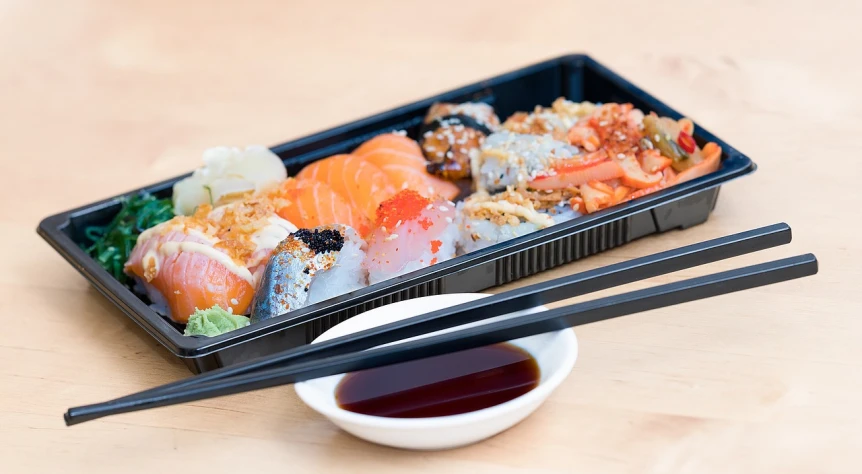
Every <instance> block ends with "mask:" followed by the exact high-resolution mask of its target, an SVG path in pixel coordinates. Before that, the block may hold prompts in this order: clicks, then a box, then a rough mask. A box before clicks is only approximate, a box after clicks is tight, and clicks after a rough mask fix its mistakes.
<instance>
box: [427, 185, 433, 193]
mask: <svg viewBox="0 0 862 474" xmlns="http://www.w3.org/2000/svg"><path fill="white" fill-rule="evenodd" d="M428 194H431V195H433V194H434V186H428Z"/></svg>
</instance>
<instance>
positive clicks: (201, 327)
mask: <svg viewBox="0 0 862 474" xmlns="http://www.w3.org/2000/svg"><path fill="white" fill-rule="evenodd" d="M249 322H250V321H249V319H248V318H247V317H245V316H240V315H238V314H231V313H228V312H227V311H225V310H223V309H222V308H221V306H219V305H215V306H213V307H212V308H210V309H197V308H195V312H194V314H192V315H191V316H190V317H189V322H188V324H186V330H185V332H184V333H183V334H185V335H186V336H207V337H215V336H218V335H220V334H224V333H226V332H230V331H233V330H234V329H239V328H244V327H246V326H248V325H249Z"/></svg>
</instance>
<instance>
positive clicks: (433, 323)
mask: <svg viewBox="0 0 862 474" xmlns="http://www.w3.org/2000/svg"><path fill="white" fill-rule="evenodd" d="M791 238H792V235H791V230H790V227H789V226H788V225H787V224H785V223H779V224H773V225H770V226H766V227H761V228H758V229H753V230H749V231H745V232H740V233H738V234H733V235H729V236H725V237H721V238H718V239H712V240H707V241H705V242H700V243H697V244H692V245H687V246H684V247H680V248H677V249H673V250H668V251H665V252H660V253H656V254H652V255H647V256H645V257H639V258H635V259H632V260H628V261H625V262H620V263H615V264H613V265H608V266H605V267H601V268H597V269H594V270H589V271H586V272H582V273H576V274H573V275H568V276H565V277H561V278H557V279H555V280H551V281H547V282H542V283H537V284H534V285H530V286H526V287H523V288H519V289H515V290H512V291H507V292H505V293H500V294H496V295H492V296H489V297H486V298H482V299H479V300H475V301H471V302H467V303H463V304H459V305H456V306H451V307H448V308H444V309H440V310H437V311H432V312H429V313H425V314H422V315H418V316H416V317H412V318H408V319H404V320H401V321H396V322H394V323H390V324H386V325H382V326H377V327H374V328H371V329H366V330H364V331H360V332H356V333H353V334H349V335H347V336H342V337H338V338H335V339H331V340H329V341H325V342H321V343H318V344H311V345H305V346H302V347H298V348H296V349H291V350H287V351H282V352H279V353H275V354H271V355H269V356H267V357H263V358H259V359H255V360H252V361H249V362H245V363H243V364H238V365H234V366H231V367H225V368H222V369H217V370H214V371H211V372H207V373H205V374H201V375H198V376H195V377H189V378H186V379H183V380H179V381H177V382H172V383H169V384H165V385H162V386H159V387H155V388H152V389H149V390H146V391H144V392H140V393H139V394H136V395H141V394H144V393H146V394H149V395H155V394H157V393H167V392H169V391H172V390H177V389H181V388H185V387H189V386H192V385H197V384H200V383H206V382H211V381H214V380H220V379H224V378H228V377H234V376H237V375H241V374H246V373H251V372H255V371H258V370H266V369H269V368H273V367H278V366H283V365H286V364H288V363H296V362H299V361H304V360H311V359H316V358H322V357H329V356H334V355H339V354H347V353H350V352H357V351H361V350H365V349H370V348H372V347H376V346H380V345H383V344H387V343H390V342H394V341H398V340H402V339H407V338H410V337H415V336H419V335H422V334H428V333H431V332H435V331H439V330H442V329H448V328H451V327H455V326H460V325H462V324H467V323H472V322H476V321H480V320H483V319H488V318H491V317H494V316H499V315H501V314H505V313H514V312H516V311H521V310H525V309H529V308H534V307H536V306H539V305H543V304H548V303H553V302H555V301H560V300H564V299H567V298H574V297H576V296H581V295H585V294H588V293H593V292H596V291H600V290H605V289H608V288H613V287H615V286H620V285H624V284H626V283H631V282H634V281H639V280H643V279H646V278H651V277H655V276H658V275H663V274H666V273H672V272H676V271H679V270H684V269H686V268H691V267H696V266H699V265H705V264H707V263H712V262H716V261H719V260H724V259H727V258H732V257H736V256H739V255H744V254H747V253H752V252H757V251H760V250H764V249H767V248H772V247H776V246H779V245H784V244H787V243H789V242H790V240H791Z"/></svg>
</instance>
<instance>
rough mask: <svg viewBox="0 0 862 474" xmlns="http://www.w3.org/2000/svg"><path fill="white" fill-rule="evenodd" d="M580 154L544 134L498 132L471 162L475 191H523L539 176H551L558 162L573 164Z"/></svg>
mask: <svg viewBox="0 0 862 474" xmlns="http://www.w3.org/2000/svg"><path fill="white" fill-rule="evenodd" d="M580 154H581V151H580V150H579V149H578V148H577V147H575V146H572V145H569V144H568V143H565V142H562V141H559V140H555V139H554V138H552V137H550V136H548V135H525V134H521V133H513V132H509V131H502V132H498V133H495V134H493V135H490V136H489V137H488V138H487V139H486V140H485V143H484V144H483V145H482V150H481V152H480V154H479V157H478V159H476V160H474V161H473V168H474V170H473V176H474V181H475V183H476V188H477V190H479V191H487V192H496V191H501V190H504V189H506V188H507V187H510V186H511V187H514V188H516V189H524V188H526V187H527V185H528V184H529V183H530V182H532V181H533V180H535V179H536V178H537V177H539V176H544V175H547V174H549V173H552V172H553V171H552V170H553V168H554V167H555V166H558V165H559V164H560V163H564V162H568V161H575V160H574V159H576V158H577V157H579V156H580Z"/></svg>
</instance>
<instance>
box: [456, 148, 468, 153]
mask: <svg viewBox="0 0 862 474" xmlns="http://www.w3.org/2000/svg"><path fill="white" fill-rule="evenodd" d="M458 151H460V152H461V153H467V149H466V148H464V147H461V148H459V149H458Z"/></svg>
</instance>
